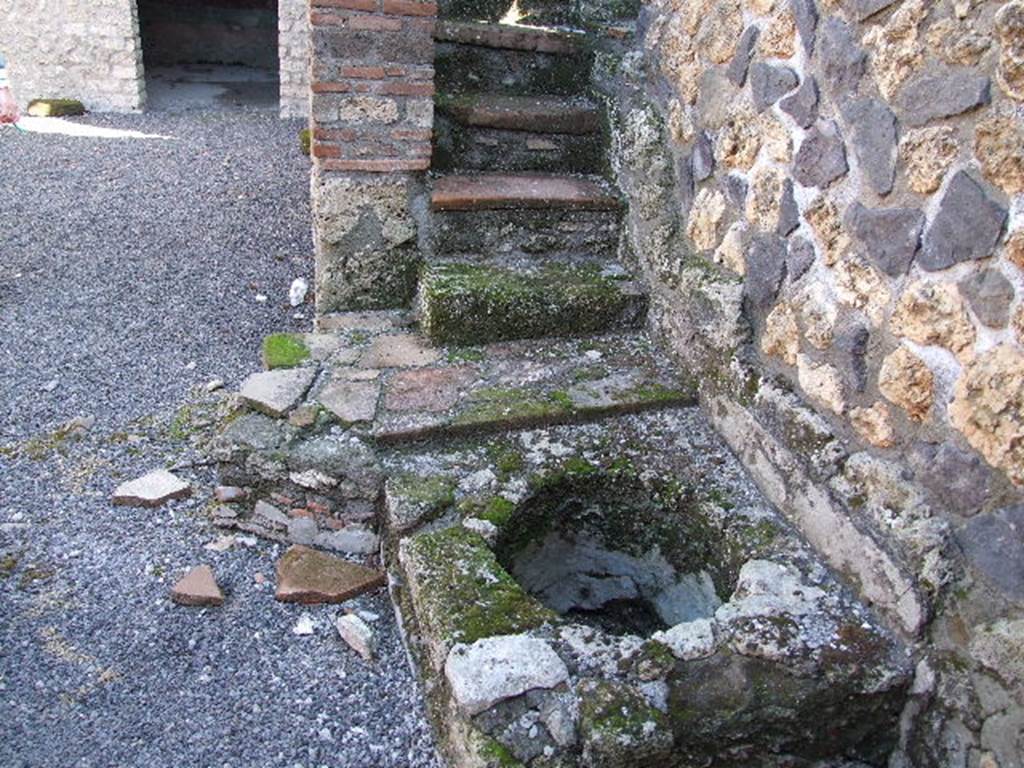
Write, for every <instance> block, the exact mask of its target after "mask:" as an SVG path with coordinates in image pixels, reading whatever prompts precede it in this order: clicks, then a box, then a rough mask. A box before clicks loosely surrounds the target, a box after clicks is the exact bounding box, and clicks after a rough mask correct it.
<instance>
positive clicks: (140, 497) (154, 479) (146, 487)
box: [114, 469, 192, 507]
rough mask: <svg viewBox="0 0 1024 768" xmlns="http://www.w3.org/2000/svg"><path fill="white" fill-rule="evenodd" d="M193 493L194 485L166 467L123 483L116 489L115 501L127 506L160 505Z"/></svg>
mask: <svg viewBox="0 0 1024 768" xmlns="http://www.w3.org/2000/svg"><path fill="white" fill-rule="evenodd" d="M191 495H192V486H191V485H189V484H188V483H187V482H185V481H184V480H181V479H180V478H178V477H177V476H175V475H173V474H171V473H170V472H168V471H167V470H166V469H157V470H154V471H153V472H149V473H148V474H145V475H143V476H142V477H139V478H136V479H135V480H129V481H128V482H126V483H121V485H119V486H118V487H117V490H115V491H114V503H115V504H118V505H122V506H126V507H159V506H160V505H161V504H163V503H164V502H167V501H171V500H172V499H185V498H188V497H189V496H191Z"/></svg>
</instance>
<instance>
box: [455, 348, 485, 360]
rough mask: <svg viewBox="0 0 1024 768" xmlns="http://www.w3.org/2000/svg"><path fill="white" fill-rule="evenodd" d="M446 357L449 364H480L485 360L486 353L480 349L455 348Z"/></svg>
mask: <svg viewBox="0 0 1024 768" xmlns="http://www.w3.org/2000/svg"><path fill="white" fill-rule="evenodd" d="M446 357H447V360H448V362H449V363H479V362H482V361H483V359H484V351H483V350H482V349H480V348H478V347H453V348H452V349H449V350H448V354H447V355H446Z"/></svg>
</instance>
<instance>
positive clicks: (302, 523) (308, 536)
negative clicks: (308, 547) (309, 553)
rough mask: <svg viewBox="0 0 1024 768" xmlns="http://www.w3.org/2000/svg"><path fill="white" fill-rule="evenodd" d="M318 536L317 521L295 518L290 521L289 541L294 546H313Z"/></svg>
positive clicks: (308, 518) (307, 518)
mask: <svg viewBox="0 0 1024 768" xmlns="http://www.w3.org/2000/svg"><path fill="white" fill-rule="evenodd" d="M316 535H317V526H316V521H315V520H313V519H312V518H310V517H293V518H292V519H291V520H289V521H288V541H290V542H292V543H293V544H312V543H313V542H314V541H316Z"/></svg>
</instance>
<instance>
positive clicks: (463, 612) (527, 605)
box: [407, 526, 558, 643]
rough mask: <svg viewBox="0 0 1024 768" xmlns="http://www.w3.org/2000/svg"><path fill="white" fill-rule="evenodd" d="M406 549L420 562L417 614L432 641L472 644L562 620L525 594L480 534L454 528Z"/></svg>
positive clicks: (421, 538)
mask: <svg viewBox="0 0 1024 768" xmlns="http://www.w3.org/2000/svg"><path fill="white" fill-rule="evenodd" d="M407 546H408V550H407V556H408V557H410V558H411V559H412V561H413V562H414V563H415V566H414V568H415V580H416V582H417V587H416V592H417V608H416V615H417V618H418V619H419V620H420V622H421V623H423V624H424V625H425V626H426V627H427V630H428V632H429V633H430V634H431V635H432V636H435V637H439V638H443V639H444V640H446V641H448V642H453V643H455V642H460V643H473V642H475V641H477V640H479V639H481V638H483V637H491V636H493V635H511V634H517V633H520V632H525V631H527V630H530V629H534V628H536V627H539V626H541V625H543V624H545V623H549V622H554V621H557V619H558V617H557V615H556V614H555V613H553V612H552V611H550V610H548V609H547V608H545V607H544V606H543V605H541V604H540V603H538V602H537V601H536V600H535V599H533V598H532V597H530V596H529V595H528V594H527V593H526V592H524V591H523V589H522V587H520V586H519V585H518V584H517V583H516V581H515V580H514V579H513V578H512V577H511V576H510V575H509V574H508V572H506V571H505V569H504V568H502V567H501V566H500V565H499V564H498V561H497V559H496V558H495V556H494V553H493V552H491V550H490V548H489V547H488V546H487V543H486V542H485V541H484V540H483V539H482V538H481V537H480V536H479V535H477V534H476V533H473V532H471V531H468V530H466V529H465V528H463V527H461V526H454V527H451V528H445V529H443V530H438V531H430V532H427V533H422V534H419V535H418V536H416V537H414V538H413V539H411V540H409V541H408V544H407Z"/></svg>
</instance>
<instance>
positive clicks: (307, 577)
mask: <svg viewBox="0 0 1024 768" xmlns="http://www.w3.org/2000/svg"><path fill="white" fill-rule="evenodd" d="M383 584H384V573H383V572H382V571H378V570H375V569H373V568H367V567H365V566H362V565H357V564H356V563H350V562H348V561H346V560H342V559H341V558H338V557H333V556H331V555H326V554H324V553H322V552H317V551H316V550H315V549H310V548H309V547H304V546H301V545H296V546H293V547H291V548H289V549H288V551H287V552H285V553H284V556H282V558H281V559H280V560H279V561H278V563H277V592H276V593H275V595H274V596H275V597H276V598H277V599H278V600H280V601H281V602H283V603H342V602H344V601H346V600H349V599H350V598H353V597H356V596H357V595H361V594H363V593H364V592H368V591H369V590H371V589H375V588H377V587H380V586H383Z"/></svg>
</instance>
